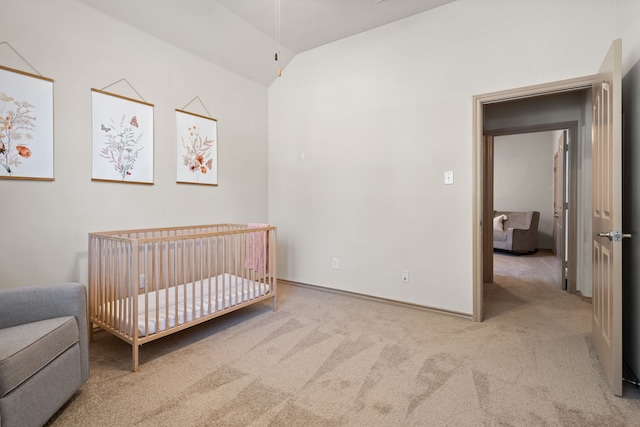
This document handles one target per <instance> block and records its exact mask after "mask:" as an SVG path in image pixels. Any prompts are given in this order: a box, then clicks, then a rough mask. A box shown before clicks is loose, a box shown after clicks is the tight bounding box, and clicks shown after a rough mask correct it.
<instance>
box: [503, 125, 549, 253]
mask: <svg viewBox="0 0 640 427" xmlns="http://www.w3.org/2000/svg"><path fill="white" fill-rule="evenodd" d="M556 144H557V132H536V133H524V134H518V135H508V136H498V137H495V138H494V148H493V154H494V185H493V203H494V204H493V206H494V209H495V210H499V211H538V212H540V221H539V224H538V241H537V243H536V248H538V249H552V248H553V156H554V154H555V151H556Z"/></svg>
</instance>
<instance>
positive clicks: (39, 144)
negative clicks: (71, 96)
mask: <svg viewBox="0 0 640 427" xmlns="http://www.w3.org/2000/svg"><path fill="white" fill-rule="evenodd" d="M53 154H54V149H53V80H52V79H49V78H47V77H43V76H40V75H36V74H31V73H27V72H24V71H19V70H15V69H13V68H8V67H3V66H0V178H1V179H32V180H44V181H52V180H53Z"/></svg>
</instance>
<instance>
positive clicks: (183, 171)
mask: <svg viewBox="0 0 640 427" xmlns="http://www.w3.org/2000/svg"><path fill="white" fill-rule="evenodd" d="M217 123H218V122H217V120H216V119H214V118H211V117H205V116H200V115H198V114H193V113H188V112H186V111H181V110H176V128H177V131H178V146H177V160H178V162H177V167H178V173H177V179H176V180H177V182H179V183H188V184H205V185H218V137H217Z"/></svg>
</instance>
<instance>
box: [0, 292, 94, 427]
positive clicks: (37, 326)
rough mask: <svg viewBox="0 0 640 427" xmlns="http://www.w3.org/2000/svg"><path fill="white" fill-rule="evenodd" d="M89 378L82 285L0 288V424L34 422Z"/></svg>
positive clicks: (50, 412)
mask: <svg viewBox="0 0 640 427" xmlns="http://www.w3.org/2000/svg"><path fill="white" fill-rule="evenodd" d="M88 378H89V335H88V323H87V288H86V286H84V285H82V284H79V283H66V284H57V285H50V286H37V287H24V288H8V289H0V426H2V427H8V426H40V425H43V424H45V423H46V422H47V420H48V419H49V418H51V416H53V415H54V414H55V413H56V412H57V411H58V409H60V407H62V405H64V403H65V402H66V401H67V400H68V399H69V398H70V397H71V396H72V395H73V394H74V393H75V392H76V391H77V390H78V389H79V388H80V386H82V384H84V383H85V381H87V379H88Z"/></svg>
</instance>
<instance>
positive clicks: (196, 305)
mask: <svg viewBox="0 0 640 427" xmlns="http://www.w3.org/2000/svg"><path fill="white" fill-rule="evenodd" d="M209 288H211V290H209ZM194 290H195V292H194ZM269 290H270V289H269V285H268V284H266V283H262V282H254V281H252V280H249V279H245V278H241V277H237V276H234V275H231V274H227V273H225V274H220V275H218V276H215V277H211V278H208V279H204V280H198V281H196V282H195V283H187V284H182V285H178V286H172V287H170V288H167V289H161V290H159V291H152V292H147V293H146V294H141V295H138V316H137V320H138V322H137V323H138V336H139V337H143V336H146V335H147V334H154V333H156V332H161V331H164V330H166V329H167V328H172V327H175V326H176V325H181V324H183V323H185V322H187V323H188V322H191V321H193V320H194V319H199V318H201V317H203V316H207V315H209V314H212V313H215V312H216V311H222V310H224V309H227V308H229V307H233V306H235V305H238V304H241V303H243V302H246V301H250V300H252V299H254V298H257V297H259V296H263V295H266V294H268V293H269ZM167 292H168V296H167ZM145 299H146V301H145ZM176 300H177V303H176ZM128 301H130V300H129V299H125V300H124V304H119V303H114V304H106V305H104V306H103V312H104V313H105V314H106V315H107V318H111V315H110V314H111V312H112V311H114V312H115V317H116V318H118V317H119V313H120V311H122V312H123V313H125V316H124V317H125V318H123V319H118V320H119V321H116V322H114V323H116V324H117V323H120V324H121V327H122V325H123V324H124V328H123V329H126V330H129V329H130V324H129V323H130V321H129V319H130V318H131V313H130V311H132V307H131V304H128V303H127V302H128ZM127 314H128V315H127Z"/></svg>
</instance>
